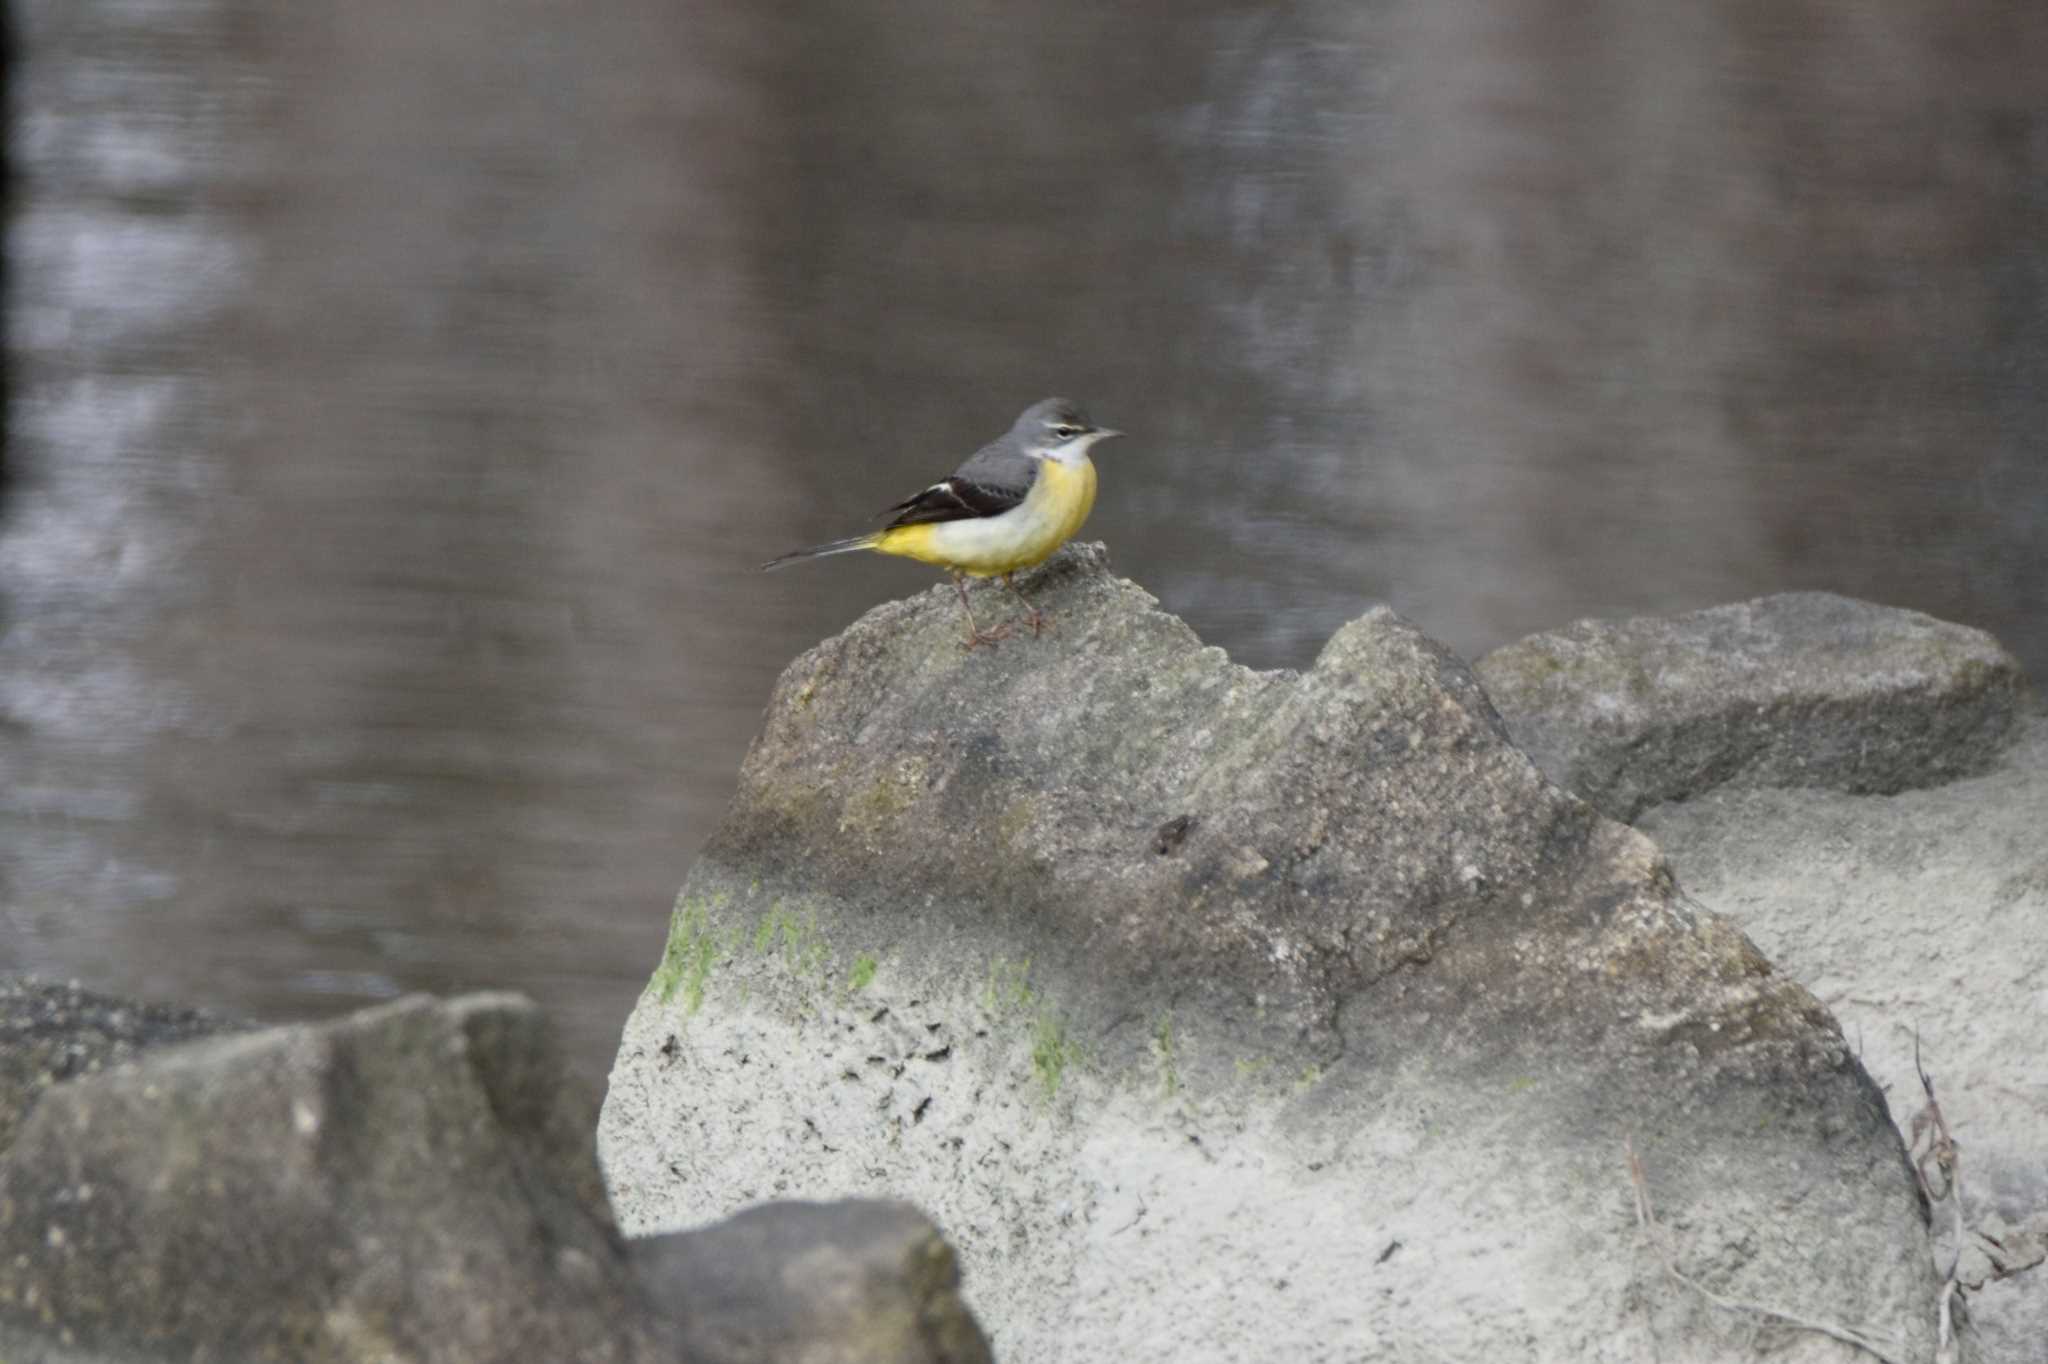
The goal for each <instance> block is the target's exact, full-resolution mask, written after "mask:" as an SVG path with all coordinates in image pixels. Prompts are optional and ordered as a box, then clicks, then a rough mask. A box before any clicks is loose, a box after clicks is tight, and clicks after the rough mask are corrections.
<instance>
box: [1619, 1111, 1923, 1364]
mask: <svg viewBox="0 0 2048 1364" xmlns="http://www.w3.org/2000/svg"><path fill="white" fill-rule="evenodd" d="M1622 1146H1623V1147H1624V1149H1626V1150H1627V1152H1628V1176H1629V1180H1630V1182H1631V1183H1633V1184H1634V1185H1635V1191H1636V1224H1637V1225H1638V1226H1640V1227H1641V1228H1642V1229H1643V1238H1644V1239H1645V1240H1647V1241H1648V1242H1649V1243H1650V1248H1651V1249H1652V1250H1654V1251H1656V1252H1657V1259H1658V1260H1659V1261H1660V1262H1662V1264H1663V1266H1664V1272H1665V1273H1666V1274H1669V1275H1670V1276H1671V1278H1672V1280H1673V1281H1674V1282H1676V1283H1680V1284H1683V1285H1685V1286H1686V1287H1687V1288H1690V1289H1691V1290H1692V1291H1693V1292H1695V1293H1697V1294H1699V1295H1700V1296H1701V1297H1702V1298H1705V1299H1706V1300H1707V1301H1708V1302H1710V1303H1712V1304H1713V1305H1714V1306H1716V1307H1718V1308H1720V1309H1721V1310H1722V1311H1724V1312H1735V1313H1745V1312H1746V1313H1750V1314H1753V1315H1755V1316H1759V1317H1764V1318H1767V1319H1769V1320H1772V1321H1781V1322H1784V1323H1785V1324H1786V1325H1787V1326H1797V1327H1798V1328H1800V1329H1801V1330H1803V1331H1818V1332H1819V1333H1820V1334H1822V1335H1824V1336H1832V1337H1833V1338H1834V1339H1836V1340H1839V1341H1841V1342H1842V1343H1843V1344H1844V1345H1853V1346H1855V1347H1856V1348H1857V1349H1859V1350H1863V1351H1866V1352H1868V1353H1869V1354H1870V1355H1872V1356H1873V1357H1875V1358H1877V1359H1881V1360H1883V1361H1885V1364H1906V1361H1904V1360H1902V1359H1900V1358H1899V1357H1898V1356H1897V1355H1894V1354H1892V1353H1891V1352H1889V1351H1888V1350H1886V1349H1885V1348H1884V1347H1883V1346H1882V1345H1880V1344H1879V1343H1878V1342H1877V1340H1876V1338H1875V1337H1874V1336H1872V1335H1871V1334H1870V1333H1869V1332H1867V1331H1862V1330H1858V1329H1857V1328H1855V1327H1852V1326H1837V1325H1835V1324H1834V1323H1833V1322H1826V1321H1819V1320H1816V1319H1814V1318H1812V1317H1803V1316H1800V1315H1799V1314H1798V1313H1797V1312H1787V1311H1785V1310H1784V1309H1783V1308H1778V1307H1766V1306H1764V1305H1763V1304H1761V1303H1754V1302H1746V1301H1744V1300H1742V1299H1740V1298H1731V1297H1727V1296H1725V1295H1723V1294H1720V1293H1716V1292H1715V1291H1714V1290H1713V1289H1711V1288H1709V1287H1707V1286H1706V1285H1705V1284H1703V1283H1701V1282H1700V1281H1699V1280H1698V1279H1695V1278H1693V1277H1692V1276H1691V1275H1689V1274H1687V1273H1686V1272H1685V1271H1684V1270H1682V1269H1680V1268H1679V1267H1678V1262H1677V1261H1676V1260H1675V1259H1673V1258H1672V1254H1671V1251H1670V1249H1669V1248H1668V1247H1666V1246H1665V1244H1664V1242H1663V1240H1662V1239H1661V1238H1660V1237H1659V1235H1658V1232H1659V1231H1660V1228H1659V1227H1658V1225H1657V1214H1656V1212H1655V1211H1654V1210H1653V1209H1652V1208H1651V1207H1650V1184H1649V1181H1648V1180H1646V1179H1645V1178H1643V1163H1642V1161H1641V1160H1639V1159H1637V1157H1636V1147H1635V1143H1634V1142H1633V1141H1629V1140H1627V1139H1624V1140H1623V1142H1622Z"/></svg>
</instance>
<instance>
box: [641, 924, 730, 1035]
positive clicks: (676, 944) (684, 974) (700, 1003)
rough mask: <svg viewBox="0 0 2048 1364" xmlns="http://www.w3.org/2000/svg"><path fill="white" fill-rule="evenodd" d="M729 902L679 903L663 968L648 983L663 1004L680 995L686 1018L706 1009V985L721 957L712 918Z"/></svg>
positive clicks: (670, 930)
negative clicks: (712, 969)
mask: <svg viewBox="0 0 2048 1364" xmlns="http://www.w3.org/2000/svg"><path fill="white" fill-rule="evenodd" d="M725 900H726V897H725V896H724V895H718V896H715V897H713V898H712V899H711V900H709V901H705V900H701V899H695V898H690V899H684V900H679V901H677V903H676V907H675V912H674V914H673V915H671V916H670V918H669V927H668V944H667V946H666V947H664V948H663V949H662V953H661V964H660V965H659V966H657V967H655V968H654V977H653V979H652V980H650V981H649V982H648V988H650V989H652V990H653V991H654V992H655V994H656V997H657V998H659V999H660V1000H661V1002H662V1003H664V1004H668V1003H672V1002H673V1001H674V1000H675V997H676V995H677V993H678V992H680V993H681V994H682V996H683V1009H684V1012H685V1013H686V1014H694V1013H696V1012H697V1010H699V1009H701V1008H703V1007H704V986H705V982H707V981H708V980H709V979H710V978H711V963H712V961H713V959H714V958H715V957H716V956H717V955H718V936H717V933H716V932H715V931H714V930H713V928H712V924H711V916H712V914H713V912H714V911H716V910H718V909H720V908H722V907H723V906H724V904H725Z"/></svg>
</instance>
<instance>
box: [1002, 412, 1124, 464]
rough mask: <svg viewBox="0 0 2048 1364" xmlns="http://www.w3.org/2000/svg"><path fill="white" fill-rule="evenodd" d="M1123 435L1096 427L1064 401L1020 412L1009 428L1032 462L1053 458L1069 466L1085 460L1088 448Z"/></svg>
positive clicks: (1011, 434) (1086, 416) (1084, 413)
mask: <svg viewBox="0 0 2048 1364" xmlns="http://www.w3.org/2000/svg"><path fill="white" fill-rule="evenodd" d="M1122 434H1123V432H1121V431H1112V430H1110V429H1109V428H1108V427H1106V426H1097V425H1096V424H1095V423H1094V422H1092V421H1089V420H1088V414H1087V413H1086V412H1083V411H1082V410H1081V409H1080V408H1079V407H1077V406H1075V405H1074V404H1073V403H1070V402H1068V401H1067V400H1066V399H1065V398H1047V399H1045V400H1044V401H1042V402H1036V403H1033V404H1031V406H1029V407H1027V408H1025V409H1024V415H1023V416H1021V417H1019V418H1017V421H1016V424H1015V425H1014V426H1012V427H1011V428H1010V437H1011V439H1012V440H1014V441H1016V442H1017V444H1018V445H1019V446H1020V447H1022V449H1023V451H1024V453H1025V454H1027V455H1030V456H1031V457H1032V458H1033V459H1056V460H1059V461H1060V462H1061V463H1063V464H1072V463H1075V462H1077V461H1079V460H1082V459H1085V458H1086V457H1087V455H1088V447H1089V446H1091V445H1093V444H1095V442H1097V441H1099V440H1108V439H1109V438H1110V437H1111V436H1120V435H1122Z"/></svg>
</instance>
